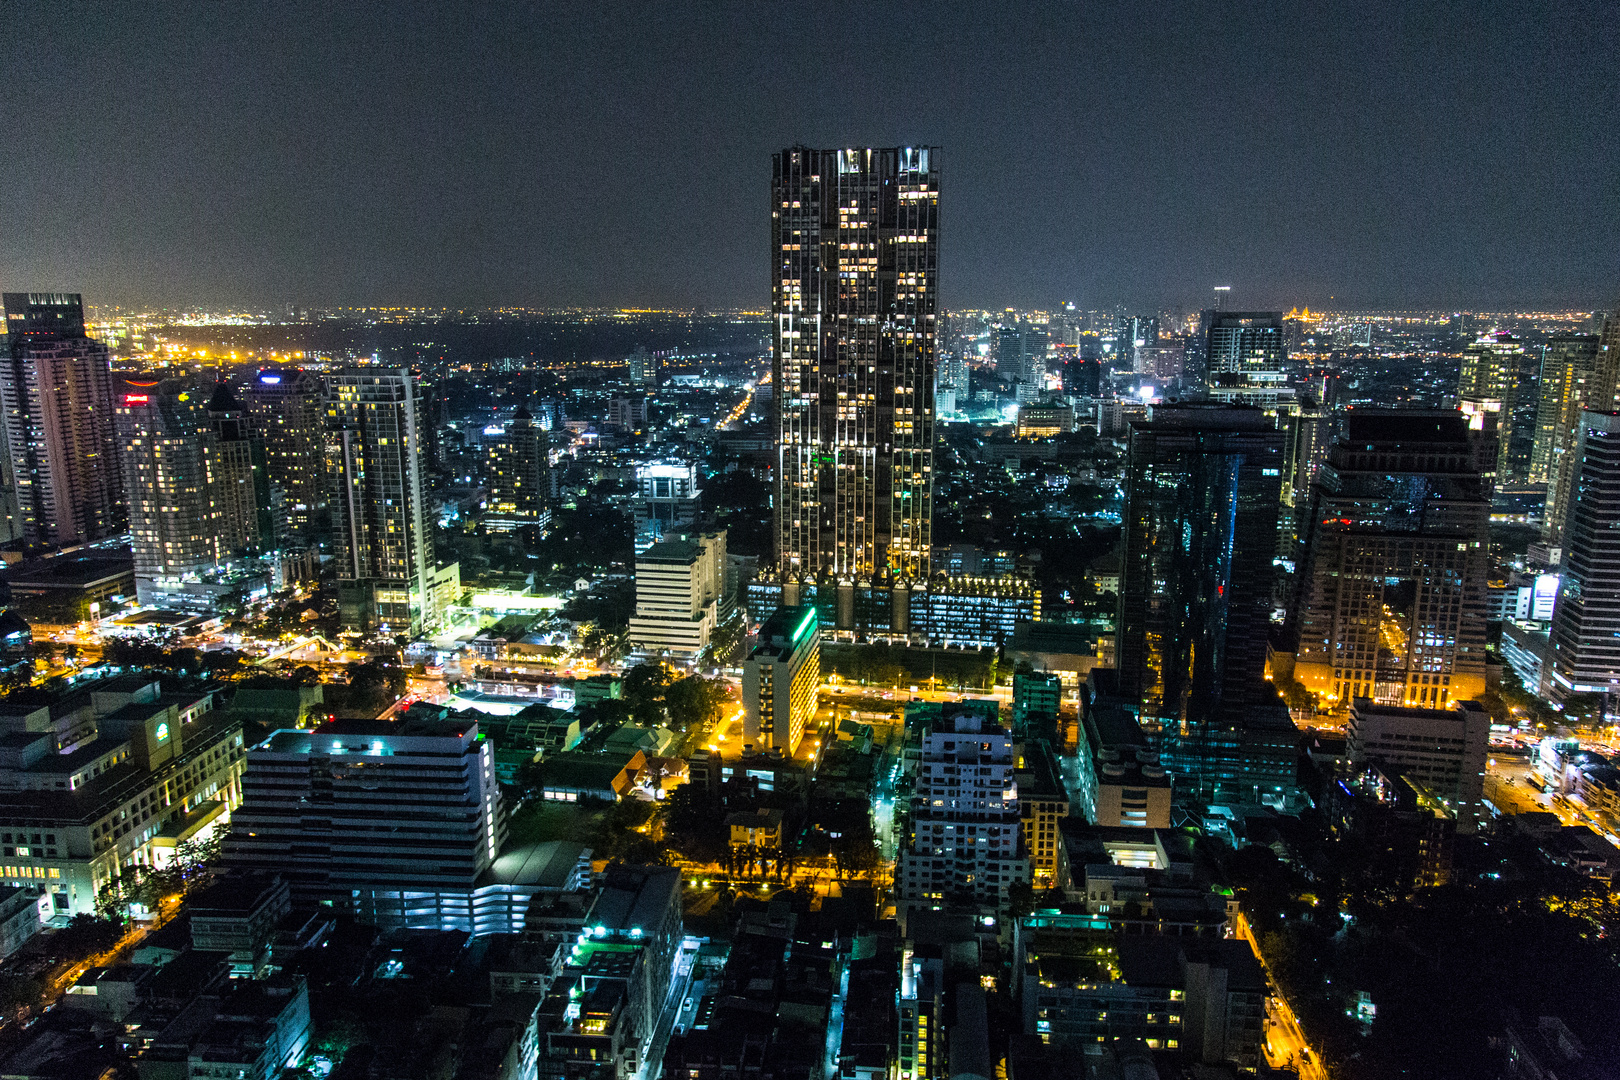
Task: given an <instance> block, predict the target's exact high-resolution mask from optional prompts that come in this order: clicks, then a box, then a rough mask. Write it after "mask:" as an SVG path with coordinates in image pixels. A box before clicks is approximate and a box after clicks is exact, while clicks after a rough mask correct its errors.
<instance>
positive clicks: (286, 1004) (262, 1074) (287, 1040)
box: [141, 975, 310, 1080]
mask: <svg viewBox="0 0 1620 1080" xmlns="http://www.w3.org/2000/svg"><path fill="white" fill-rule="evenodd" d="M309 1038H310V1015H309V988H308V986H307V985H306V983H305V981H304V978H303V976H293V975H276V976H274V977H272V978H269V979H262V980H260V979H255V980H245V979H244V980H236V981H234V982H231V983H230V984H229V985H228V986H227V987H226V988H224V989H223V990H221V991H219V992H216V993H205V994H200V995H198V996H197V997H196V998H195V999H193V1000H192V1001H191V1003H190V1004H188V1005H187V1006H186V1007H185V1008H184V1009H182V1010H180V1013H179V1015H177V1016H176V1017H175V1018H174V1019H173V1020H172V1021H171V1022H170V1023H169V1024H168V1025H167V1026H165V1027H164V1028H163V1030H162V1031H161V1032H159V1033H158V1034H157V1035H156V1036H155V1037H154V1038H153V1040H152V1044H151V1045H150V1046H149V1047H147V1048H146V1051H145V1052H144V1053H143V1054H142V1055H141V1076H143V1077H146V1076H164V1075H169V1071H168V1070H165V1069H164V1068H163V1066H164V1064H170V1066H171V1068H172V1069H173V1070H174V1071H175V1072H174V1074H176V1075H180V1076H189V1077H199V1078H201V1077H218V1078H224V1077H231V1078H233V1080H276V1078H277V1077H279V1076H281V1075H282V1073H283V1071H284V1070H286V1069H289V1068H292V1067H293V1066H295V1065H297V1063H298V1062H299V1061H300V1060H301V1059H302V1058H303V1056H304V1051H305V1050H306V1049H307V1048H308V1046H309Z"/></svg>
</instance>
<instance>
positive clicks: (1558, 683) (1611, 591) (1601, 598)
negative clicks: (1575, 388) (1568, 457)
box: [1550, 411, 1620, 710]
mask: <svg viewBox="0 0 1620 1080" xmlns="http://www.w3.org/2000/svg"><path fill="white" fill-rule="evenodd" d="M1573 457H1574V458H1575V459H1576V461H1575V467H1574V474H1575V477H1574V481H1573V483H1572V485H1571V498H1570V505H1569V517H1568V520H1567V527H1566V529H1565V533H1564V539H1565V554H1564V574H1563V579H1562V581H1561V582H1560V584H1559V589H1558V601H1557V604H1556V605H1555V607H1554V608H1553V620H1552V630H1551V645H1552V651H1551V660H1552V665H1551V667H1552V670H1551V672H1550V675H1551V679H1550V684H1551V689H1552V691H1553V693H1554V695H1555V696H1557V697H1559V698H1569V697H1572V696H1574V695H1576V694H1605V695H1610V697H1611V700H1610V703H1609V706H1608V707H1609V708H1610V709H1611V710H1612V709H1613V708H1615V707H1617V706H1620V701H1617V700H1615V699H1613V695H1615V694H1617V693H1620V530H1616V528H1615V523H1616V522H1620V412H1590V411H1589V412H1585V413H1583V414H1582V416H1581V424H1580V432H1579V440H1578V441H1577V443H1576V447H1575V452H1574V454H1573Z"/></svg>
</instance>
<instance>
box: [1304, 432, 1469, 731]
mask: <svg viewBox="0 0 1620 1080" xmlns="http://www.w3.org/2000/svg"><path fill="white" fill-rule="evenodd" d="M1495 457H1496V446H1495V443H1494V442H1492V441H1491V438H1490V436H1489V434H1488V433H1487V432H1484V431H1476V430H1473V429H1470V428H1469V427H1468V424H1467V421H1466V420H1465V418H1464V416H1463V414H1461V413H1459V412H1455V411H1419V410H1395V409H1355V410H1352V411H1351V412H1349V413H1348V414H1346V417H1345V429H1344V432H1343V433H1342V434H1341V435H1340V436H1339V438H1338V439H1337V441H1336V442H1335V443H1334V445H1333V448H1332V450H1331V451H1330V452H1329V455H1328V460H1327V462H1326V463H1325V464H1324V465H1323V466H1322V468H1321V470H1320V473H1319V474H1318V477H1317V482H1316V487H1315V490H1314V493H1313V497H1312V503H1311V512H1310V514H1309V515H1308V516H1307V517H1306V519H1305V521H1306V528H1305V531H1304V535H1303V536H1302V537H1301V546H1302V549H1303V552H1302V558H1303V561H1302V564H1301V567H1300V573H1299V575H1298V585H1297V590H1298V591H1297V593H1296V596H1295V599H1294V603H1293V604H1292V605H1291V606H1290V609H1289V615H1288V622H1287V624H1286V626H1285V637H1287V638H1288V639H1289V646H1290V647H1291V648H1294V649H1295V650H1297V651H1296V659H1295V662H1294V677H1295V678H1296V679H1297V680H1299V682H1301V683H1302V684H1304V686H1305V687H1306V688H1307V689H1309V690H1311V691H1313V692H1315V693H1317V694H1319V695H1321V696H1322V697H1323V698H1324V699H1325V700H1326V701H1328V702H1330V703H1340V702H1349V701H1352V700H1354V699H1356V698H1368V699H1371V700H1373V701H1377V702H1380V703H1383V704H1387V705H1412V706H1430V707H1434V706H1441V705H1445V704H1447V703H1450V702H1454V701H1466V700H1470V699H1472V698H1475V697H1477V696H1479V695H1480V694H1482V693H1484V691H1485V631H1486V627H1485V623H1486V614H1487V613H1486V597H1485V591H1486V585H1487V578H1488V571H1489V559H1490V552H1489V550H1488V545H1489V539H1490V537H1489V529H1490V509H1491V496H1492V491H1493V487H1492V482H1491V479H1490V473H1491V472H1493V471H1494V461H1495Z"/></svg>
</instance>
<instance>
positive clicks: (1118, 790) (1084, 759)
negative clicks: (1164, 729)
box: [1076, 702, 1171, 829]
mask: <svg viewBox="0 0 1620 1080" xmlns="http://www.w3.org/2000/svg"><path fill="white" fill-rule="evenodd" d="M1080 730H1081V738H1080V739H1079V740H1078V744H1077V746H1076V757H1077V762H1076V776H1077V777H1078V780H1079V784H1078V791H1077V792H1076V795H1077V797H1078V801H1079V803H1080V808H1081V811H1082V812H1083V813H1084V814H1085V818H1086V820H1087V821H1089V822H1091V823H1092V824H1093V825H1126V826H1131V827H1133V828H1139V829H1166V828H1169V827H1170V796H1171V786H1170V777H1169V776H1168V775H1166V773H1165V770H1164V769H1163V768H1162V767H1160V765H1159V755H1158V752H1157V751H1156V750H1155V749H1154V748H1153V744H1152V742H1151V741H1150V740H1149V739H1148V737H1147V735H1146V733H1144V732H1143V731H1142V727H1141V725H1140V724H1139V723H1137V721H1136V718H1135V717H1133V716H1132V715H1131V714H1130V712H1129V711H1127V710H1126V709H1125V708H1123V707H1121V706H1118V705H1114V704H1106V703H1104V704H1098V703H1096V702H1092V703H1089V704H1088V707H1087V708H1086V710H1085V714H1084V715H1083V716H1082V717H1081V720H1080Z"/></svg>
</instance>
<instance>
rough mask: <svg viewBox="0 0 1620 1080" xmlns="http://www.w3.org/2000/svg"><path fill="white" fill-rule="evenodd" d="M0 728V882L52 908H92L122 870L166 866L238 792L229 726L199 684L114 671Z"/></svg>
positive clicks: (1, 720)
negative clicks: (36, 894) (177, 687)
mask: <svg viewBox="0 0 1620 1080" xmlns="http://www.w3.org/2000/svg"><path fill="white" fill-rule="evenodd" d="M0 731H3V732H4V733H5V735H4V738H5V744H6V745H5V749H4V751H3V753H0V845H3V846H0V856H3V859H0V884H3V885H9V886H11V887H13V888H17V887H28V888H35V889H43V890H44V891H45V893H46V894H47V896H48V897H49V901H48V910H49V911H50V913H51V914H52V915H81V914H90V913H94V912H95V911H96V910H97V901H98V899H99V898H100V896H101V893H102V890H103V889H104V888H105V887H107V886H109V885H111V886H114V887H116V886H117V884H118V882H119V880H120V879H121V878H122V877H123V875H124V871H125V870H126V869H128V868H129V867H133V866H140V867H165V866H167V865H169V863H170V861H171V860H172V859H173V858H174V853H175V849H176V848H177V847H178V845H179V844H181V843H184V842H187V841H198V840H202V839H206V838H207V837H208V836H209V835H210V834H211V833H212V831H213V830H214V829H216V828H218V827H219V826H221V825H223V824H225V823H226V822H228V821H229V820H230V817H231V808H232V807H234V806H236V805H237V804H238V803H239V802H240V801H241V789H240V778H241V774H242V764H243V749H242V729H241V725H240V724H239V723H238V722H236V721H234V720H232V719H230V718H229V717H227V716H222V715H220V714H218V713H215V712H213V696H212V695H211V694H206V693H205V694H163V693H162V692H161V688H160V687H159V685H158V684H157V683H156V682H147V681H145V680H144V679H142V678H140V677H137V676H123V677H120V678H117V679H109V680H105V681H103V682H100V683H93V684H91V685H90V686H88V687H85V688H82V689H80V690H77V691H74V692H72V693H69V694H67V695H66V696H64V697H62V698H60V699H59V700H57V701H55V702H52V703H51V704H50V705H48V706H44V707H41V708H38V709H32V710H28V711H26V712H15V713H11V714H9V715H0ZM42 910H44V907H42Z"/></svg>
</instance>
